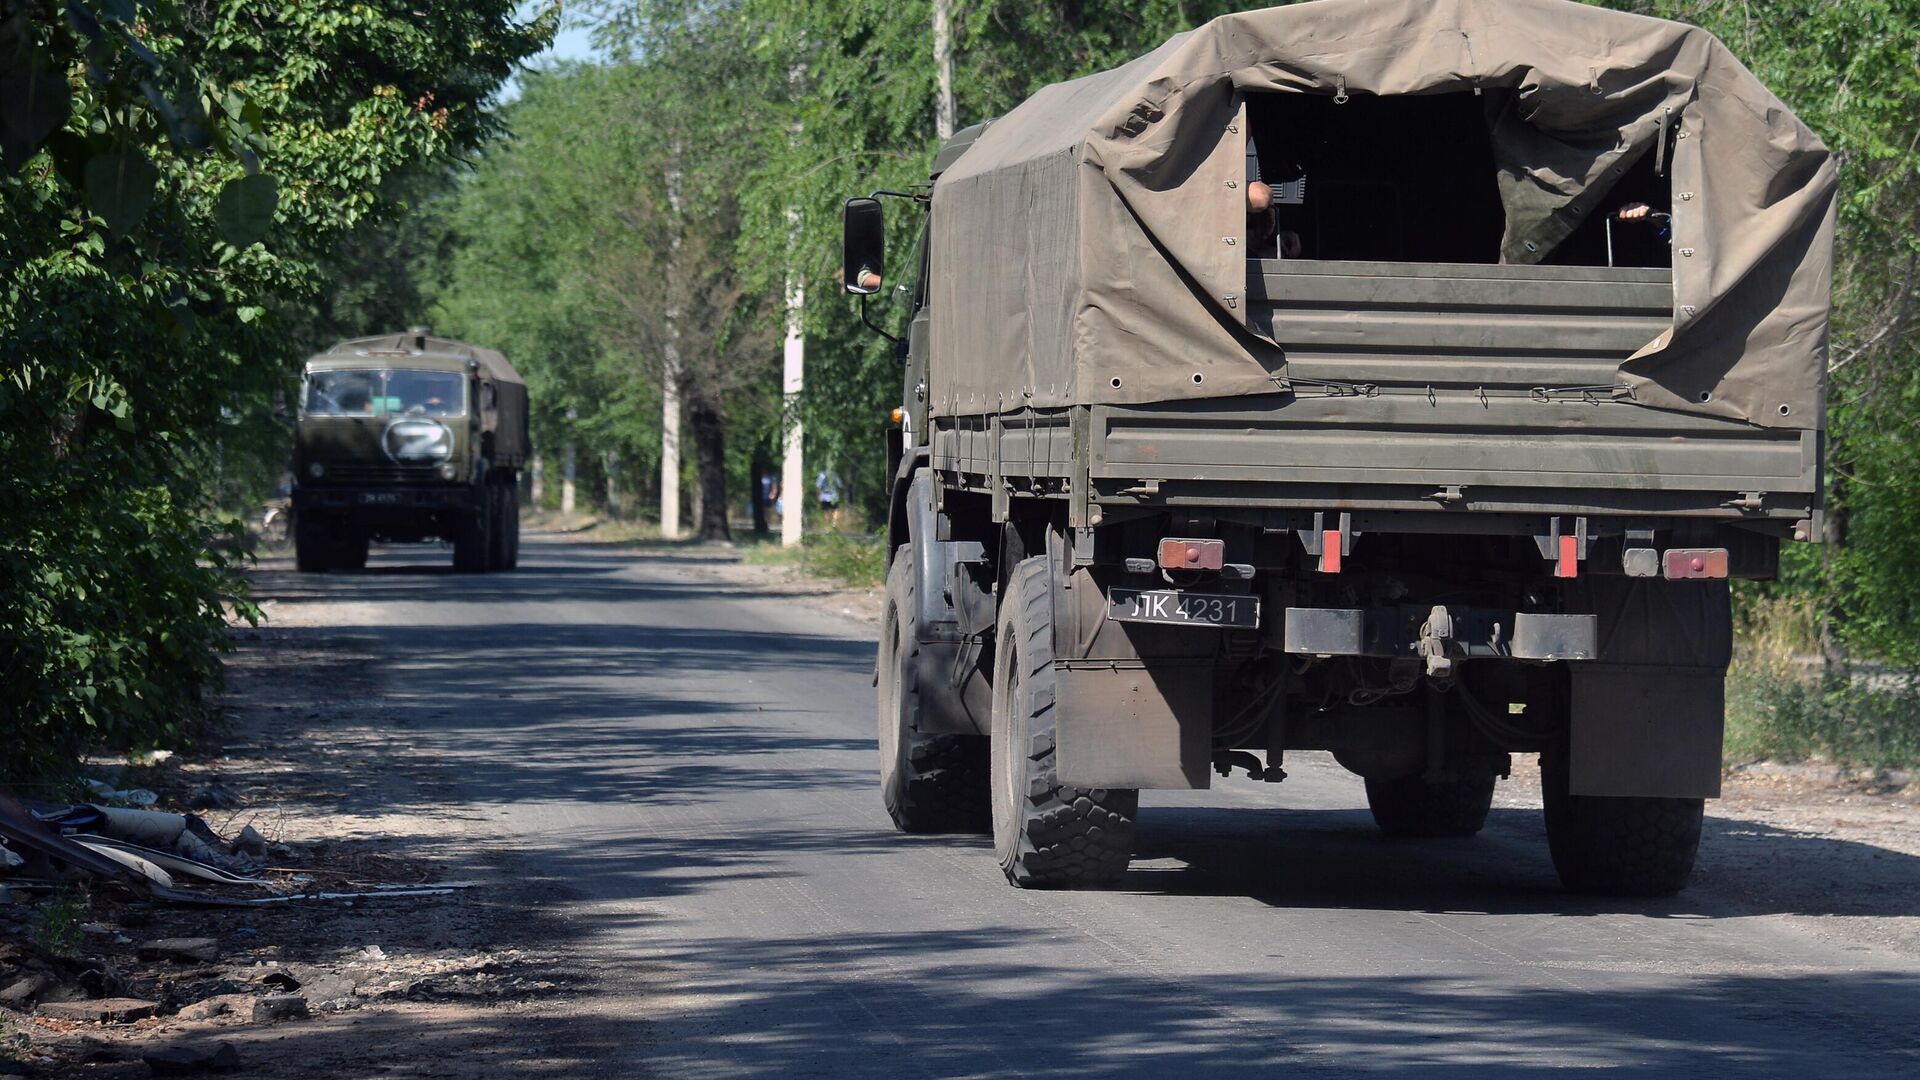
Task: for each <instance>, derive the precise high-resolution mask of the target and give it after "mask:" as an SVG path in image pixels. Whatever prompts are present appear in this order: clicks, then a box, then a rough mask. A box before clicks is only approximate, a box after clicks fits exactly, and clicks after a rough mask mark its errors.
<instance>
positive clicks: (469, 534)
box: [453, 499, 493, 574]
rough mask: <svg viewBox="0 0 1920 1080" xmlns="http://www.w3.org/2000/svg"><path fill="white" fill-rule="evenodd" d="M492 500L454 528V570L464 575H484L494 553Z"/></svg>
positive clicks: (487, 501)
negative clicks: (489, 558)
mask: <svg viewBox="0 0 1920 1080" xmlns="http://www.w3.org/2000/svg"><path fill="white" fill-rule="evenodd" d="M492 524H493V514H492V500H491V499H488V500H486V501H485V502H483V503H482V505H481V507H480V509H479V510H478V512H476V513H472V514H468V515H465V516H463V517H462V518H461V519H460V523H459V524H458V525H455V526H454V527H453V568H454V570H455V571H457V572H459V573H462V574H482V573H485V572H486V571H487V568H488V556H489V555H490V554H491V553H492V537H493V530H492V529H491V528H489V526H491V525H492Z"/></svg>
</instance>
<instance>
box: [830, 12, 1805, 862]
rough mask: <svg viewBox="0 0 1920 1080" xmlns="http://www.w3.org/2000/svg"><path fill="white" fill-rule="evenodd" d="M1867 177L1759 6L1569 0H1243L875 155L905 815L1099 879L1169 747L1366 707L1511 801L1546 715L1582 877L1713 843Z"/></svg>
mask: <svg viewBox="0 0 1920 1080" xmlns="http://www.w3.org/2000/svg"><path fill="white" fill-rule="evenodd" d="M893 196H897V197H898V198H899V199H900V201H899V202H898V203H896V204H895V205H896V207H898V208H901V209H904V210H905V212H906V213H908V214H909V215H911V216H912V217H913V218H914V219H915V220H914V222H913V230H914V231H915V232H916V233H917V234H918V238H919V239H918V241H917V243H916V244H915V246H914V248H913V250H912V254H911V255H909V256H908V257H907V258H906V259H904V260H896V269H895V270H894V274H895V275H897V280H896V277H890V276H889V273H888V271H887V269H886V264H887V262H888V260H887V258H886V253H885V252H884V250H883V248H884V239H885V235H884V234H885V230H884V227H883V213H882V206H883V203H882V202H881V201H880V199H881V198H884V197H893ZM1833 210H1834V165H1833V163H1832V162H1831V161H1830V160H1829V157H1828V154H1827V152H1826V149H1825V148H1824V147H1823V146H1822V145H1821V143H1820V142H1819V141H1818V139H1816V138H1815V136H1814V135H1813V134H1812V133H1811V132H1810V131H1808V130H1807V128H1805V127H1804V126H1803V125H1802V124H1800V123H1799V122H1798V121H1797V120H1796V119H1795V118H1794V117H1793V116H1792V115H1791V113H1789V112H1788V110H1787V109H1786V108H1785V107H1784V106H1783V105H1782V104H1781V103H1780V102H1779V101H1778V100H1776V99H1775V98H1774V96H1773V95H1772V94H1770V93H1769V92H1768V91H1767V90H1766V88H1765V87H1763V86H1762V85H1760V83H1759V82H1758V81H1756V80H1755V78H1754V77H1753V76H1752V75H1751V74H1750V73H1748V72H1747V70H1746V69H1745V68H1743V67H1742V66H1741V65H1740V64H1739V62H1738V61H1736V60H1735V59H1734V57H1733V56H1732V55H1731V54H1730V53H1729V52H1728V51H1727V50H1726V49H1725V48H1724V47H1723V46H1722V45H1721V44H1720V43H1719V42H1718V41H1716V40H1715V39H1714V38H1712V37H1711V36H1710V35H1708V34H1706V33H1704V32H1702V31H1700V30H1698V29H1695V28H1692V27H1687V26H1682V25H1678V24H1675V23H1670V22H1665V21H1661V20H1656V19H1651V18H1645V17H1641V16H1635V15H1629V14H1623V13H1619V12H1614V11H1606V10H1602V9H1599V8H1594V7H1589V6H1586V5H1582V4H1577V3H1566V2H1560V0H1448V2H1440V3H1435V2H1431V0H1364V2H1363V0H1322V2H1319V3H1312V4H1303V5H1299V6H1294V7H1285V8H1277V9H1273V10H1267V11H1257V12H1250V13H1247V14H1241V15H1233V16H1228V17H1225V18H1221V19H1218V20H1215V21H1214V22H1211V23H1208V24H1206V25H1205V26H1203V27H1201V28H1200V29H1198V30H1195V31H1192V32H1190V33H1186V34H1182V35H1180V36H1178V37H1175V38H1173V39H1172V40H1170V41H1168V42H1167V43H1166V44H1165V45H1163V46H1162V47H1160V48H1159V49H1157V50H1155V51H1153V52H1152V53H1150V54H1148V55H1146V56H1143V57H1141V58H1139V59H1137V60H1135V61H1133V62H1131V63H1129V64H1127V65H1125V66H1123V67H1120V68H1117V69H1114V70H1112V71H1107V72H1103V73H1101V74H1097V75H1093V76H1090V77H1087V78H1084V79H1080V80H1077V81H1074V82H1069V83H1065V84H1061V85H1057V86H1051V87H1048V88H1046V89H1044V90H1042V91H1040V92H1039V93H1037V94H1035V95H1034V96H1033V97H1032V98H1031V99H1029V100H1028V101H1026V102H1025V103H1023V104H1021V105H1020V106H1018V107H1017V108H1015V109H1014V110H1013V111H1012V112H1010V113H1008V114H1007V115H1006V116H1004V117H1001V118H1000V119H998V120H995V121H992V122H990V123H987V124H984V125H981V126H979V127H975V128H972V129H969V130H966V131H963V132H961V133H959V135H958V136H956V137H955V138H954V139H953V140H952V141H951V142H950V143H949V144H948V145H947V146H946V147H944V148H943V149H942V150H941V151H940V153H939V154H938V156H937V159H936V161H935V163H934V167H933V175H932V177H931V182H930V183H929V184H928V185H927V186H926V187H924V188H917V189H915V190H913V191H910V192H906V193H892V192H881V193H878V194H877V196H876V197H874V198H866V199H853V200H849V202H848V205H847V220H846V238H845V246H846V251H845V255H846V259H845V267H844V273H845V281H846V283H847V287H848V288H849V290H850V291H853V292H855V293H859V294H862V296H863V299H862V303H863V305H867V306H866V307H865V308H863V316H864V317H866V318H868V320H869V322H870V324H871V325H873V326H874V327H875V328H876V329H877V330H879V331H881V332H882V333H884V334H886V335H887V336H888V337H890V338H892V339H894V340H895V341H896V343H897V348H898V352H899V354H900V356H901V358H902V360H903V363H904V367H905V380H904V391H905V392H904V397H903V401H902V407H901V413H900V421H899V423H898V426H897V428H896V429H895V430H894V431H893V432H892V434H891V439H892V442H891V447H892V451H893V457H894V461H895V462H896V469H895V477H896V479H895V488H894V500H893V514H892V520H891V523H890V526H889V536H890V538H891V542H892V562H891V571H890V573H889V575H888V585H887V589H888V591H887V609H886V611H887V614H886V618H885V622H884V625H883V629H882V635H881V641H880V678H879V684H880V698H879V704H880V732H879V741H880V748H881V762H880V772H881V788H882V793H883V795H884V798H885V801H886V805H887V808H888V810H889V812H890V813H891V815H892V817H893V820H894V822H895V823H896V824H897V825H898V826H899V827H900V828H901V829H904V830H908V831H926V830H945V829H974V828H986V827H989V826H990V827H991V830H992V832H993V834H994V838H995V845H996V848H997V851H998V855H999V860H1000V863H1001V865H1002V867H1003V868H1004V869H1005V871H1006V874H1007V876H1008V878H1009V879H1010V880H1011V881H1012V882H1013V883H1014V884H1016V885H1023V886H1047V885H1070V884H1075V883H1081V882H1096V881H1102V880H1107V879H1112V878H1114V877H1116V876H1117V875H1119V874H1121V873H1122V872H1123V871H1124V870H1125V868H1126V866H1127V863H1128V858H1129V855H1130V851H1131V847H1132V843H1133V837H1134V828H1135V818H1136V814H1137V812H1138V806H1139V791H1140V790H1141V789H1146V788H1184V789H1192V788H1205V787H1208V786H1209V784H1211V783H1212V782H1214V779H1215V777H1216V776H1220V777H1225V776H1228V775H1232V774H1235V773H1244V774H1246V775H1247V776H1249V777H1252V778H1255V779H1257V780H1261V781H1266V782H1269V783H1272V782H1279V781H1282V780H1284V779H1285V778H1286V770H1285V755H1286V754H1287V753H1288V752H1289V751H1297V750H1320V751H1331V753H1332V755H1333V757H1334V758H1335V759H1337V760H1338V761H1339V763H1340V764H1341V765H1343V766H1345V767H1346V768H1347V769H1349V770H1351V771H1353V772H1354V773H1357V774H1359V775H1360V776H1361V777H1363V778H1364V779H1365V787H1366V793H1367V799H1368V802H1369V804H1370V806H1371V808H1372V811H1373V816H1374V818H1375V820H1376V822H1377V823H1378V824H1379V826H1380V827H1381V828H1382V829H1384V830H1386V831H1387V832H1389V833H1394V834H1400V835H1407V836H1462V835H1470V834H1473V833H1475V832H1477V831H1478V830H1479V829H1480V828H1481V826H1482V823H1483V822H1484V821H1485V819H1486V816H1487V812H1488V807H1489V804H1490V802H1491V799H1492V796H1493V791H1494V785H1495V781H1496V779H1497V778H1500V777H1504V776H1507V775H1508V774H1509V772H1510V769H1511V767H1512V755H1513V754H1515V753H1538V754H1539V755H1540V758H1539V760H1540V763H1541V770H1542V778H1543V782H1544V789H1545V815H1546V828H1547V838H1548V842H1549V847H1550V849H1551V855H1552V860H1553V863H1554V865H1555V867H1556V868H1557V870H1558V872H1559V874H1560V877H1561V879H1562V880H1563V882H1564V883H1565V884H1566V885H1567V886H1569V887H1570V888H1573V889H1577V890H1584V891H1599V892H1610V893H1620V894H1642V895H1656V894H1666V893H1671V892H1674V891H1676V890H1678V889H1680V888H1682V887H1683V886H1684V884H1685V883H1686V881H1687V879H1688V876H1689V874H1690V872H1691V869H1692V865H1693V861H1694V857H1695V852H1696V848H1697V845H1698V841H1699V837H1700V830H1701V819H1702V808H1703V800H1704V799H1706V798H1710V797H1714V796H1717V795H1718V793H1719V784H1720V776H1721V757H1720V753H1721V734H1722V718H1723V704H1724V702H1723V697H1724V690H1723V685H1724V679H1725V672H1726V667H1727V664H1728V661H1729V657H1730V651H1731V638H1732V633H1731V625H1730V624H1731V616H1730V611H1729V579H1730V578H1767V577H1770V576H1772V575H1773V574H1774V573H1775V571H1776V566H1777V562H1778V556H1779V551H1780V546H1781V544H1782V543H1783V542H1785V541H1789V540H1813V539H1816V538H1817V537H1818V535H1819V532H1820V528H1821V521H1820V513H1821V475H1820V472H1821V453H1822V427H1823V404H1822V389H1823V383H1824V371H1825V366H1824V365H1825V353H1826V335H1827V316H1828V306H1829V300H1828V293H1829V274H1830V264H1831V242H1832V229H1833ZM896 224H898V223H896ZM900 232H902V233H903V234H904V233H905V232H906V230H905V229H901V230H900ZM868 294H872V295H868ZM1295 870H1296V872H1300V873H1309V872H1311V871H1310V870H1308V869H1307V868H1303V867H1297V868H1295Z"/></svg>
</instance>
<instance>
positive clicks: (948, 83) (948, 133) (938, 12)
mask: <svg viewBox="0 0 1920 1080" xmlns="http://www.w3.org/2000/svg"><path fill="white" fill-rule="evenodd" d="M933 70H934V72H935V73H936V78H937V79H938V80H939V87H940V89H939V96H938V97H937V98H936V99H935V108H934V111H933V130H934V132H935V133H936V134H938V135H939V136H940V141H941V142H943V143H944V142H946V141H947V140H948V139H951V138H953V128H954V124H955V122H956V115H955V112H954V106H953V0H933Z"/></svg>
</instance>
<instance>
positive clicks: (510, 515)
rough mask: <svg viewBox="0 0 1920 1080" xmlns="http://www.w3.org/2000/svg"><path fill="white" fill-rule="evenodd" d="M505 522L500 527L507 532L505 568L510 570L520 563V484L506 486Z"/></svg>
mask: <svg viewBox="0 0 1920 1080" xmlns="http://www.w3.org/2000/svg"><path fill="white" fill-rule="evenodd" d="M506 506H507V508H506V511H505V512H504V515H503V516H504V517H505V519H506V520H505V522H504V524H503V525H502V528H504V529H505V531H506V534H507V561H506V565H505V568H506V569H508V570H512V569H514V568H515V567H517V566H519V565H520V486H519V485H518V484H517V483H516V484H509V485H508V486H507V488H506Z"/></svg>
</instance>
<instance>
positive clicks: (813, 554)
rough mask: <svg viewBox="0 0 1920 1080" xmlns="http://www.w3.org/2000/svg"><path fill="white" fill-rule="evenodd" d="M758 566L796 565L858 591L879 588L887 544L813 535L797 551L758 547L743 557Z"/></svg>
mask: <svg viewBox="0 0 1920 1080" xmlns="http://www.w3.org/2000/svg"><path fill="white" fill-rule="evenodd" d="M742 559H743V560H744V561H745V562H748V563H751V564H753V565H756V566H792V567H795V568H797V569H798V570H799V571H800V572H801V573H803V574H806V575H807V576H808V577H816V578H825V579H828V580H832V581H838V582H840V583H841V584H843V585H846V586H848V587H850V588H856V589H868V588H877V587H879V586H880V585H881V584H883V583H884V582H885V581H886V577H887V547H886V542H885V541H884V540H882V539H880V538H879V537H867V536H849V535H847V534H846V533H838V532H823V533H813V534H811V535H809V536H807V537H806V539H805V540H803V541H801V544H800V546H799V547H797V548H783V547H779V546H778V545H774V544H758V545H754V546H752V547H749V548H747V549H746V550H745V552H744V553H743V554H742Z"/></svg>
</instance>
